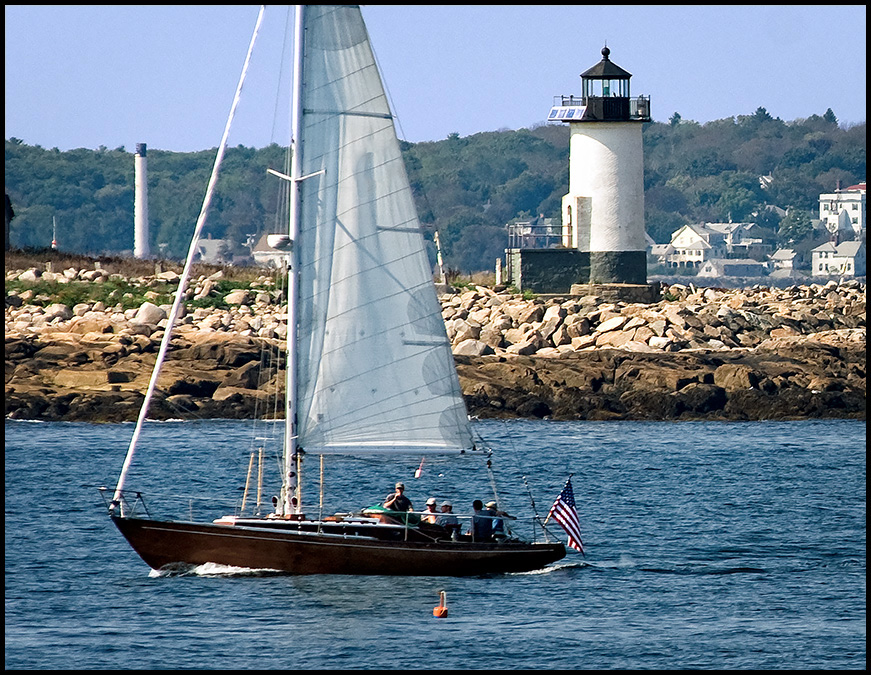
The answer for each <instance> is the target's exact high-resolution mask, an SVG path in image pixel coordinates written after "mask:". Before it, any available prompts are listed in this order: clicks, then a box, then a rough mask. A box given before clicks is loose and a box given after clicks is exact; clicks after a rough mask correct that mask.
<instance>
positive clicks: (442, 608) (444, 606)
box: [432, 591, 448, 619]
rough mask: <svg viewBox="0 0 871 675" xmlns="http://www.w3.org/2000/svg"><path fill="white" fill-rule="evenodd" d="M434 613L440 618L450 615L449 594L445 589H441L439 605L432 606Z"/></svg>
mask: <svg viewBox="0 0 871 675" xmlns="http://www.w3.org/2000/svg"><path fill="white" fill-rule="evenodd" d="M432 615H433V616H434V617H436V618H438V619H444V618H447V616H448V603H447V596H446V595H445V592H444V591H439V606H438V607H433V608H432Z"/></svg>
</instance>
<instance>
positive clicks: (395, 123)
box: [366, 28, 438, 260]
mask: <svg viewBox="0 0 871 675" xmlns="http://www.w3.org/2000/svg"><path fill="white" fill-rule="evenodd" d="M368 33H369V29H368V28H367V29H366V34H367V37H368ZM369 47H370V49H371V50H372V58H373V59H375V66H376V68H377V69H378V76H379V79H380V80H381V85H382V87H383V88H384V94H385V95H386V96H387V101H388V107H389V109H390V111H391V112H392V113H393V126H394V129H395V128H397V127H398V129H399V133H398V134H397V140H399V141H400V146H399V154H400V157H401V156H402V154H403V151H402V143H406V144H408V146H409V150H410V149H411V146H413V145H414V144H413V143H412V142H411V141H409V140H406V138H405V130H404V129H403V128H402V120H401V119H400V117H399V113H398V112H397V109H396V104H395V102H394V100H393V96H392V95H391V93H390V88H389V87H388V86H387V83H386V82H385V81H384V78H382V77H381V73H382V72H383V70H382V68H381V63H380V61H379V60H378V54H376V53H375V48H374V47H373V46H372V43H371V41H370V43H369ZM400 137H401V138H400ZM402 163H403V165H404V166H405V174H406V177H408V164H407V163H406V162H405V159H404V158H403V160H402ZM408 182H409V191H410V192H411V194H412V197H413V196H414V194H415V190H414V189H413V188H411V185H410V183H411V180H410V179H409V181H408ZM418 194H419V195H420V197H421V199H422V200H423V203H424V205H425V207H426V213H427V214H429V216H430V217H431V218H432V221H431V222H432V229H433V231H438V228H437V227H436V224H435V214H434V213H433V210H432V204H430V201H429V196H428V195H427V191H426V190H425V189H424V187H423V185H422V184H420V189H419V190H418ZM418 221H419V224H420V233H421V236H423V234H424V223H423V219H422V218H421V217H420V214H418ZM427 260H429V255H428V254H427Z"/></svg>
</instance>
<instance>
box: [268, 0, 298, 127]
mask: <svg viewBox="0 0 871 675" xmlns="http://www.w3.org/2000/svg"><path fill="white" fill-rule="evenodd" d="M286 17H287V18H286V19H285V22H284V38H283V39H282V41H281V59H280V60H279V62H278V64H279V68H278V84H277V85H276V87H275V109H274V111H273V113H272V132H271V133H270V138H271V139H272V142H273V143H274V142H275V127H276V125H277V124H278V107H279V104H280V103H281V100H282V99H281V83H282V82H283V80H284V62H285V56H286V54H287V44H288V42H289V36H290V33H291V30H290V29H291V26H292V25H293V18H292V17H293V13H292V11H291V8H290V5H288V6H287V12H286Z"/></svg>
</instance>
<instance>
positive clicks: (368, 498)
mask: <svg viewBox="0 0 871 675" xmlns="http://www.w3.org/2000/svg"><path fill="white" fill-rule="evenodd" d="M146 426H147V430H146V431H147V433H146V434H145V435H144V437H143V442H142V444H141V446H140V451H139V452H140V455H139V456H138V457H137V460H136V461H135V462H134V467H135V468H134V471H133V472H132V474H131V477H130V479H129V482H128V486H129V487H133V488H137V489H142V490H144V491H145V492H146V498H147V501H146V504H147V506H148V507H149V509H150V510H151V512H152V514H159V515H163V514H164V511H166V512H167V515H168V514H169V513H168V512H169V511H170V510H171V509H172V506H171V505H175V506H176V507H177V508H180V509H181V511H182V514H183V515H186V516H187V515H191V514H192V515H193V516H194V517H196V518H209V517H213V516H216V515H220V514H222V513H229V512H232V508H233V504H234V503H238V501H239V500H240V499H241V496H242V487H243V485H244V481H245V473H246V471H247V468H248V457H249V451H250V449H251V444H252V441H251V432H252V426H251V424H250V423H247V422H238V421H206V422H196V423H193V422H184V423H182V422H166V423H153V424H152V423H149V424H147V425H146ZM475 426H476V429H477V430H478V431H479V432H480V433H481V435H482V436H483V437H484V438H485V439H486V440H487V441H488V442H489V443H490V444H491V445H492V446H493V447H494V448H497V451H496V453H495V454H494V456H493V467H494V473H495V477H496V481H497V485H498V486H499V489H500V495H501V496H502V503H503V504H505V505H506V506H507V507H508V510H509V511H511V512H516V513H519V514H529V513H530V508H531V507H530V504H529V496H528V492H527V487H526V485H524V483H523V479H522V477H523V476H526V477H527V483H528V487H529V492H531V494H532V496H533V497H534V499H535V503H536V507H537V509H538V511H539V512H540V513H541V514H542V515H544V514H546V512H547V510H548V508H549V507H550V504H551V503H552V502H553V499H554V498H555V497H556V496H557V494H558V493H559V491H560V489H561V488H562V485H563V483H564V482H565V479H566V478H567V476H568V474H569V473H573V474H574V478H573V479H572V481H573V484H574V487H575V496H576V498H577V502H578V511H579V513H580V519H581V525H582V530H583V533H584V544H585V546H586V553H587V555H586V558H583V557H582V556H581V555H579V554H571V555H570V556H569V557H568V558H566V559H565V560H563V561H560V562H559V563H556V564H554V565H553V566H552V567H550V568H549V569H547V570H544V571H541V572H536V573H528V574H515V575H499V576H491V577H480V578H450V577H448V578H426V577H422V578H392V577H332V576H311V577H289V576H269V575H262V574H261V575H251V574H241V573H231V572H230V571H227V570H224V571H221V570H213V571H216V572H218V573H215V574H210V573H208V572H209V570H199V573H197V574H190V575H181V576H165V575H164V576H161V575H156V574H153V573H150V571H149V569H148V567H147V566H146V565H145V564H144V563H143V562H142V561H141V560H140V559H139V558H138V557H137V556H136V554H135V553H134V552H133V551H132V550H131V549H130V548H129V547H128V546H127V544H126V542H125V541H124V540H123V539H122V537H121V535H120V534H119V533H118V532H117V531H116V530H115V529H114V527H113V526H112V524H111V523H110V521H109V520H108V518H107V517H106V515H105V508H104V505H103V500H102V498H101V497H100V496H99V494H98V492H97V491H96V489H95V486H100V485H105V486H108V487H113V486H114V483H115V480H116V479H117V474H118V471H119V470H120V466H121V462H122V460H123V455H124V452H125V451H126V446H127V443H128V442H129V438H130V435H131V432H132V425H130V424H120V425H88V424H72V423H38V422H19V421H10V420H7V422H6V521H5V525H6V616H5V620H6V631H5V632H6V668H7V669H11V668H28V669H77V668H84V669H110V668H114V669H122V668H123V669H146V668H149V669H175V668H179V669H186V668H196V669H216V668H228V669H233V668H240V669H267V668H270V669H272V668H276V669H277V668H283V669H334V668H337V669H342V668H348V669H351V668H356V669H376V668H377V669H381V668H390V669H399V668H401V669H458V668H465V669H503V668H504V669H508V668H511V669H527V668H530V669H531V668H536V669H545V668H546V669H563V668H590V669H604V668H609V669H615V668H626V669H630V668H631V669H672V668H678V669H680V668H705V669H712V668H719V669H733V668H752V669H759V668H772V669H793V668H797V669H804V668H822V669H843V668H864V667H865V612H866V603H865V574H866V561H865V490H866V484H865V423H864V422H861V421H849V420H836V421H808V422H750V423H722V422H718V423H707V422H682V423H659V422H547V421H535V422H532V421H512V422H495V421H487V422H477V423H476V425H475ZM255 433H258V434H260V433H263V432H260V431H255ZM419 463H420V459H419V458H408V459H404V460H402V461H400V462H398V463H397V464H394V465H391V466H385V465H384V464H383V463H381V462H379V461H376V460H374V459H371V458H369V459H352V460H347V461H341V460H339V459H338V458H334V459H328V461H327V462H326V463H325V466H324V476H325V479H324V480H325V485H326V492H327V496H326V501H325V504H324V507H323V508H324V511H325V512H326V513H331V512H333V511H335V510H342V509H349V508H357V507H361V506H365V505H367V504H370V503H373V502H376V501H378V500H379V499H381V498H383V497H384V496H385V495H386V494H387V493H388V492H390V491H391V489H392V484H393V482H394V481H396V480H397V479H402V480H404V481H405V483H406V485H407V486H408V490H407V492H408V495H409V496H410V497H411V498H412V500H413V501H414V502H415V505H416V506H418V507H420V506H422V505H423V502H424V501H425V499H426V497H428V496H430V495H431V494H434V495H436V496H439V497H449V498H453V500H454V503H455V504H456V505H457V508H456V509H455V510H457V511H466V510H467V505H468V504H469V503H470V502H471V500H472V499H474V498H476V497H480V498H484V499H486V498H490V497H491V495H492V489H491V487H490V481H489V479H488V476H487V472H486V466H485V458H484V457H481V456H477V455H473V456H466V457H458V458H433V459H427V460H426V461H425V463H424V467H423V475H422V477H421V478H420V479H418V480H415V479H414V477H413V476H414V471H415V469H417V468H418V466H419ZM264 465H265V469H264V482H265V484H266V489H265V492H264V499H265V500H268V497H269V496H271V494H272V491H273V490H274V489H275V487H274V485H275V483H276V480H277V473H278V472H277V463H276V461H275V455H274V453H273V452H272V451H271V450H269V449H268V446H267V451H266V461H265V462H264ZM155 473H161V474H162V475H160V476H159V479H158V480H152V479H151V475H152V474H155ZM176 474H178V475H177V478H178V480H175V481H173V482H169V481H168V477H169V476H170V475H176ZM319 474H320V467H319V465H318V462H317V459H315V458H309V459H308V460H307V463H306V465H305V467H304V470H303V479H304V482H305V485H306V486H307V490H308V492H307V493H306V498H305V501H306V503H307V504H308V505H309V511H310V512H312V511H313V512H314V515H317V512H318V509H319V508H320V507H319V505H318V484H319V480H320V479H319ZM160 491H162V492H163V493H164V495H163V496H160V495H157V494H155V495H154V496H152V492H160ZM227 497H229V500H228V501H227V502H226V504H225V503H222V502H221V501H220V500H221V499H222V498H227ZM251 499H252V497H251V496H249V498H248V503H249V504H250V503H251ZM228 509H229V510H228ZM557 533H559V530H557ZM442 590H444V591H446V593H447V601H448V608H449V616H448V618H446V619H436V618H434V617H433V615H432V609H433V607H435V606H436V605H437V604H438V598H439V591H442Z"/></svg>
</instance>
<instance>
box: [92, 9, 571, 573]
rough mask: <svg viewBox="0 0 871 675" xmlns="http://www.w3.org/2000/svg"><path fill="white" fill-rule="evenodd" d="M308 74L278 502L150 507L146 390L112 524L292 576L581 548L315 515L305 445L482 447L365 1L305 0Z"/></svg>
mask: <svg viewBox="0 0 871 675" xmlns="http://www.w3.org/2000/svg"><path fill="white" fill-rule="evenodd" d="M261 16H262V10H261ZM259 21H260V20H259V19H258V25H259ZM255 35H256V30H255ZM252 43H253V40H252ZM249 56H250V48H249ZM246 63H247V61H246ZM243 75H244V69H243ZM294 75H295V76H294V82H295V91H294V97H293V103H292V127H293V128H292V147H293V155H292V164H291V168H290V174H289V175H287V174H282V173H279V172H277V171H271V173H274V174H276V175H277V176H279V177H280V178H282V179H284V180H286V181H289V185H290V197H289V211H290V216H289V226H288V232H287V235H280V236H273V237H272V238H271V243H272V245H273V246H275V247H278V248H283V249H284V250H286V251H287V255H288V259H289V271H288V282H287V283H288V304H289V307H288V344H287V351H288V355H287V368H286V373H287V382H286V394H287V403H286V409H285V424H284V427H285V433H284V440H283V445H284V450H283V463H282V466H283V469H282V471H283V476H282V481H283V485H282V489H281V496H280V498H278V503H277V508H276V513H271V514H269V515H268V516H264V517H253V516H252V517H242V516H240V515H228V516H224V517H221V518H218V519H216V520H213V521H210V522H193V521H182V520H157V519H153V518H150V517H139V516H137V515H136V513H135V510H134V509H133V508H131V502H134V505H135V501H134V500H133V499H132V498H131V497H130V495H127V494H125V488H124V485H125V477H126V471H127V469H128V468H129V465H130V462H131V459H132V450H133V447H134V445H135V443H134V442H135V440H136V439H137V438H138V433H139V430H140V428H141V424H142V421H143V420H144V419H145V415H146V412H145V411H146V409H147V397H146V403H145V404H143V411H141V412H140V419H139V422H138V423H137V429H136V431H135V432H134V438H133V440H132V441H131V447H130V449H129V450H128V454H127V457H126V458H125V462H124V466H123V468H122V473H121V477H120V478H119V481H118V485H117V487H116V489H115V493H114V497H113V498H112V500H111V502H110V505H109V511H110V517H111V520H112V522H113V523H114V524H115V525H116V526H117V528H118V529H119V530H120V532H121V534H122V535H123V536H124V537H125V538H126V539H127V541H128V542H129V544H130V545H131V546H132V548H133V549H134V550H135V551H136V553H138V554H139V556H140V557H141V558H142V559H143V560H144V561H145V562H146V563H147V564H148V565H149V566H151V567H152V568H154V569H167V568H168V569H173V568H176V567H179V566H192V565H193V566H196V565H202V564H205V563H215V564H219V565H228V566H233V567H243V568H253V569H266V570H277V571H279V572H283V573H289V574H386V575H458V576H459V575H479V574H492V573H506V572H523V571H530V570H535V569H540V568H542V567H544V566H546V565H548V564H550V563H552V562H554V561H556V560H559V559H561V558H563V557H564V556H565V554H566V551H565V547H564V546H563V544H562V543H559V542H554V541H550V540H548V537H547V534H546V531H545V535H544V539H545V540H544V541H537V542H536V541H532V542H530V541H524V540H521V539H519V538H515V537H512V536H509V537H502V538H499V539H491V538H486V539H482V538H481V537H478V538H477V539H476V537H475V535H474V534H459V535H457V534H453V536H452V534H451V533H450V532H449V531H448V530H447V529H445V528H442V527H440V526H437V525H433V524H431V523H427V522H424V521H422V520H421V518H420V515H421V514H420V513H417V514H415V513H409V512H396V511H391V510H389V509H384V508H375V509H371V508H370V509H365V510H362V511H359V512H348V513H342V514H336V515H335V516H329V517H321V516H318V517H316V518H315V517H309V516H308V515H306V509H305V507H304V503H303V495H302V485H301V482H300V481H299V480H298V477H299V475H300V467H301V462H302V461H303V457H305V456H312V455H320V456H323V455H329V454H351V455H359V454H364V453H368V454H370V455H377V457H378V458H380V459H383V461H384V462H390V461H395V460H396V458H398V457H402V456H405V457H408V456H412V457H425V456H427V455H428V454H430V453H465V452H471V451H473V448H474V443H473V437H472V431H471V425H470V421H469V417H468V413H467V411H466V408H465V404H464V402H463V398H462V393H461V390H460V385H459V380H458V377H457V373H456V370H455V367H454V362H453V355H452V353H451V348H450V343H449V342H448V339H447V336H446V332H445V327H444V321H443V319H442V316H441V308H440V305H439V302H438V298H437V295H436V292H435V286H434V283H433V275H432V270H431V268H430V265H429V262H428V258H427V255H426V251H425V248H424V242H423V237H422V234H421V231H420V226H419V222H418V217H417V213H416V209H415V206H414V203H413V200H412V193H411V189H410V186H409V183H408V178H407V175H406V172H405V167H404V164H403V160H402V156H401V153H400V147H399V142H398V140H397V136H396V132H395V128H394V122H393V116H392V114H391V111H390V108H389V105H388V102H387V98H386V96H385V92H384V87H383V84H382V81H381V77H380V75H379V72H378V68H377V65H376V63H375V58H374V56H373V52H372V49H371V47H370V43H369V36H368V33H367V30H366V27H365V24H364V22H363V18H362V14H361V12H360V9H359V7H358V6H298V7H297V8H296V23H295V57H294ZM239 90H241V82H240V89H239ZM237 95H238V91H237ZM228 125H229V122H228ZM225 140H226V132H225ZM222 147H223V146H222ZM220 151H221V150H220V148H219V155H220ZM216 166H217V162H216ZM207 200H208V197H207ZM205 208H206V207H205V206H204V210H205ZM201 217H204V214H203V213H201ZM198 229H199V224H198ZM195 236H196V234H195ZM192 248H193V247H192ZM185 278H186V277H185V275H184V274H183V275H182V279H181V281H180V285H179V290H178V293H177V296H176V304H178V303H180V302H181V297H182V295H183V287H182V286H183V284H184V282H185ZM170 315H171V317H174V316H176V315H177V307H176V305H174V306H173V310H172V311H171V313H170ZM170 332H171V329H170V327H167V329H166V331H165V334H164V343H167V342H168V340H169V334H170ZM162 347H163V345H162ZM162 351H164V350H162ZM161 359H162V357H161V354H160V353H159V355H158V362H157V364H156V365H155V368H156V369H157V368H159V364H160V362H161ZM155 381H156V377H155V376H153V377H152V384H153V383H154V382H155ZM152 389H153V387H150V388H149V393H151V390H152ZM542 529H543V528H542Z"/></svg>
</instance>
